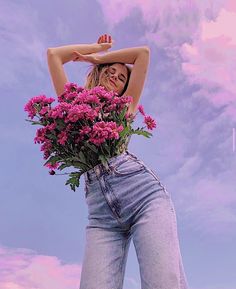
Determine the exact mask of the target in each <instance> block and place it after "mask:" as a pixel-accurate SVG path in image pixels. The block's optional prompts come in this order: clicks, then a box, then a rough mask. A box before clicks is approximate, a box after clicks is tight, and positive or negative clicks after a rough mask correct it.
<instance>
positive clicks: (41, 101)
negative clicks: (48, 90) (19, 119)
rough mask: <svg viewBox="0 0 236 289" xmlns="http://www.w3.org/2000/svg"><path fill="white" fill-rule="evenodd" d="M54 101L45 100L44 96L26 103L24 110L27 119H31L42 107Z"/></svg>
mask: <svg viewBox="0 0 236 289" xmlns="http://www.w3.org/2000/svg"><path fill="white" fill-rule="evenodd" d="M54 100H55V99H54V98H52V97H50V98H47V97H46V96H45V95H39V96H35V97H33V98H31V99H30V100H29V101H28V102H27V103H26V105H25V107H24V110H25V111H27V112H28V117H30V118H31V119H32V118H34V116H35V115H36V114H37V112H38V111H40V110H41V108H42V107H44V106H47V105H48V104H51V103H52V102H53V101H54Z"/></svg>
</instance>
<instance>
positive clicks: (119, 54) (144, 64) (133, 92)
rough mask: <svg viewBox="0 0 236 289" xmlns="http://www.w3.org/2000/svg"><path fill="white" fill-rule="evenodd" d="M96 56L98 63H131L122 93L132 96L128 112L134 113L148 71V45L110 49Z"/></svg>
mask: <svg viewBox="0 0 236 289" xmlns="http://www.w3.org/2000/svg"><path fill="white" fill-rule="evenodd" d="M96 57H97V62H98V63H112V62H122V63H129V64H133V68H132V72H131V75H130V79H129V84H128V87H127V89H126V91H125V92H124V94H123V95H130V96H132V97H133V102H132V103H131V104H130V106H129V110H128V112H131V113H135V112H136V110H137V107H138V103H139V99H140V97H141V93H142V90H143V87H144V83H145V79H146V74H147V71H148V66H149V61H150V49H149V47H148V46H141V47H132V48H124V49H120V50H116V51H110V52H107V53H105V54H102V55H98V56H96Z"/></svg>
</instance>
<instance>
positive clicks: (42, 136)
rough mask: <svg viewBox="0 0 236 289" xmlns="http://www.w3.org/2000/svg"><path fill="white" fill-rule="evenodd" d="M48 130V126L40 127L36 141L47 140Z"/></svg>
mask: <svg viewBox="0 0 236 289" xmlns="http://www.w3.org/2000/svg"><path fill="white" fill-rule="evenodd" d="M46 131H47V128H46V127H42V128H38V129H37V131H36V137H35V138H34V143H43V142H44V141H45V140H46V137H45V134H46Z"/></svg>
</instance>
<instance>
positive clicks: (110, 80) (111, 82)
mask: <svg viewBox="0 0 236 289" xmlns="http://www.w3.org/2000/svg"><path fill="white" fill-rule="evenodd" d="M109 81H110V82H111V83H112V84H113V85H114V86H115V87H116V84H115V82H114V81H112V80H111V79H109Z"/></svg>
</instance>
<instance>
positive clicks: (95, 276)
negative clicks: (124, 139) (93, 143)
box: [80, 150, 188, 289]
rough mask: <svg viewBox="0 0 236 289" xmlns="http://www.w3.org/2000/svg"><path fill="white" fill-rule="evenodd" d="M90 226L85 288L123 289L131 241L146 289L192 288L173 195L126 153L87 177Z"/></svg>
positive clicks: (82, 282) (142, 283) (153, 173)
mask: <svg viewBox="0 0 236 289" xmlns="http://www.w3.org/2000/svg"><path fill="white" fill-rule="evenodd" d="M84 178H85V200H86V203H87V205H88V221H89V223H88V225H87V226H86V244H85V252H84V257H83V264H82V272H81V280H80V289H122V288H123V283H124V274H125V267H126V261H127V255H128V250H129V246H130V241H131V239H132V240H133V243H134V248H135V251H136V254H137V259H138V264H139V271H140V279H141V289H188V285H187V280H186V276H185V272H184V267H183V263H182V256H181V252H180V247H179V240H178V233H177V222H176V215H175V209H174V205H173V202H172V200H171V195H170V193H169V192H168V191H167V190H166V188H165V187H164V185H163V184H162V183H161V181H160V178H159V177H158V175H157V174H156V173H155V172H154V171H153V170H151V169H150V168H149V167H147V165H145V164H144V163H143V161H141V160H140V159H138V158H137V157H136V156H135V155H134V154H132V153H130V152H129V151H128V150H126V151H125V152H124V153H122V154H120V155H118V156H115V157H112V158H110V159H109V161H108V167H107V168H105V167H104V166H103V165H102V164H99V165H96V166H95V167H94V168H93V169H90V170H89V171H87V172H85V173H84Z"/></svg>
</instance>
